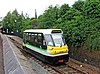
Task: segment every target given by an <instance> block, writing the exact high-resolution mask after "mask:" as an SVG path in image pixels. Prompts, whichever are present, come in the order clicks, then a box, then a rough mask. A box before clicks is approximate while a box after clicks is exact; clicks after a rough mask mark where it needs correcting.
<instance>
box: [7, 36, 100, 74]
mask: <svg viewBox="0 0 100 74" xmlns="http://www.w3.org/2000/svg"><path fill="white" fill-rule="evenodd" d="M9 38H10V39H11V40H12V42H13V43H14V44H15V45H16V46H17V47H18V48H19V49H20V50H21V51H22V52H23V54H24V55H25V57H27V58H28V59H30V58H31V60H35V61H36V62H38V63H39V64H41V66H42V67H44V68H45V69H47V70H48V71H50V73H52V74H99V73H98V72H97V73H93V72H88V71H86V70H85V67H84V69H83V66H82V64H80V63H78V62H75V61H73V60H72V59H70V60H69V62H68V63H65V64H62V65H59V66H52V65H50V64H47V63H43V62H41V61H39V60H37V59H36V58H34V57H33V56H32V55H30V54H27V52H25V51H23V47H22V44H21V43H19V42H17V41H16V40H14V39H13V38H11V37H9ZM26 54H27V55H26Z"/></svg>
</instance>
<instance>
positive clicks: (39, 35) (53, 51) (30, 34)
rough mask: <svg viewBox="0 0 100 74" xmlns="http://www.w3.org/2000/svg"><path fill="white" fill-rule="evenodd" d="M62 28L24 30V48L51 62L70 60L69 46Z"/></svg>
mask: <svg viewBox="0 0 100 74" xmlns="http://www.w3.org/2000/svg"><path fill="white" fill-rule="evenodd" d="M62 34H63V32H62V30H61V29H28V30H25V31H24V32H23V48H24V50H26V51H29V52H30V53H31V54H32V55H34V56H35V57H36V58H38V59H40V60H42V61H43V62H47V63H50V64H58V63H64V62H68V59H69V54H68V51H69V50H68V46H67V44H66V43H65V39H64V37H63V35H62Z"/></svg>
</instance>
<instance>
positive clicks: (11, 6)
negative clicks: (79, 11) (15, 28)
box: [0, 0, 77, 17]
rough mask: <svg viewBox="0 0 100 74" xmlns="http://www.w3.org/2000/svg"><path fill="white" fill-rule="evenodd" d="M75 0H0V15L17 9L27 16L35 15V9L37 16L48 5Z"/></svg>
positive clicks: (70, 2)
mask: <svg viewBox="0 0 100 74" xmlns="http://www.w3.org/2000/svg"><path fill="white" fill-rule="evenodd" d="M75 1H77V0H0V17H4V16H6V14H7V13H8V12H9V11H11V12H12V11H13V10H15V9H17V11H18V13H19V14H21V12H22V11H23V13H24V15H25V14H26V13H27V14H28V15H29V17H34V16H35V9H36V11H37V16H39V15H41V14H43V12H44V11H45V10H46V9H47V8H48V7H49V6H50V5H52V6H56V5H57V4H58V5H59V6H61V5H63V4H65V3H66V4H69V6H71V5H73V4H74V2H75Z"/></svg>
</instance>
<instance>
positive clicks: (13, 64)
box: [2, 35, 25, 74]
mask: <svg viewBox="0 0 100 74" xmlns="http://www.w3.org/2000/svg"><path fill="white" fill-rule="evenodd" d="M2 38H3V56H4V71H5V74H25V73H24V70H23V68H22V66H21V65H20V62H19V61H18V58H17V57H16V55H15V52H14V51H13V49H14V48H12V45H11V43H10V41H9V40H8V38H7V36H5V35H2Z"/></svg>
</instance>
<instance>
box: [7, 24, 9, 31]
mask: <svg viewBox="0 0 100 74" xmlns="http://www.w3.org/2000/svg"><path fill="white" fill-rule="evenodd" d="M8 29H9V26H8V22H7V33H8Z"/></svg>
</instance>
